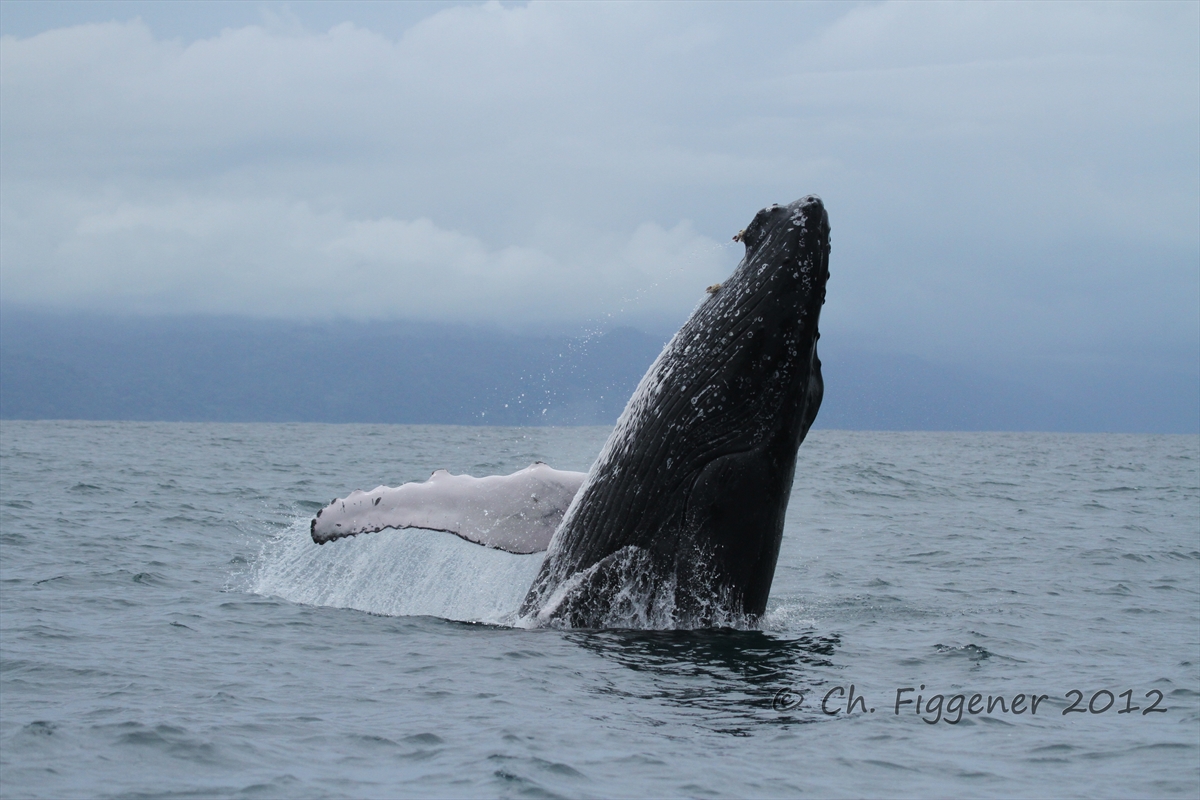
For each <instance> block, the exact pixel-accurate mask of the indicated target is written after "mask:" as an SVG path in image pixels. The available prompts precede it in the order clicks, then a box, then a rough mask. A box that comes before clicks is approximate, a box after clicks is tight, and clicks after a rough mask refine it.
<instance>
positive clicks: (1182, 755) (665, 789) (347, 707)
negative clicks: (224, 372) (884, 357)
mask: <svg viewBox="0 0 1200 800" xmlns="http://www.w3.org/2000/svg"><path fill="white" fill-rule="evenodd" d="M606 434H607V429H604V428H558V429H555V428H540V429H529V428H526V429H515V428H461V427H425V426H369V425H361V426H358V425H309V424H304V425H299V424H298V425H267V424H248V425H228V424H144V423H82V422H9V421H6V422H3V423H2V424H0V512H2V516H0V795H2V796H3V797H4V798H19V797H46V798H63V797H89V798H90V797H210V796H220V797H241V796H246V797H422V796H439V797H443V796H458V797H497V796H499V797H556V796H557V797H642V796H658V797H680V796H687V797H743V796H756V797H795V796H815V797H861V796H876V797H912V796H928V797H950V796H953V797H1020V796H1024V797H1047V796H1056V797H1089V798H1091V797H1174V796H1181V797H1189V798H1195V797H1196V796H1197V794H1198V793H1200V438H1198V437H1195V436H1114V435H1094V436H1093V435H1053V434H974V433H972V434H936V433H866V432H838V431H823V430H822V431H814V432H813V433H812V434H811V435H810V437H809V440H808V441H807V442H806V443H805V444H804V446H803V447H802V448H801V451H800V460H799V464H798V468H797V479H796V484H795V488H794V493H793V497H792V500H791V506H790V509H789V515H788V522H787V527H786V531H785V534H784V542H783V548H782V551H781V554H780V559H779V567H778V570H777V573H776V577H775V584H774V588H773V591H772V597H771V602H770V606H769V610H768V614H767V615H766V618H765V619H764V620H762V621H761V623H760V624H759V625H758V626H756V627H751V628H748V629H745V630H732V629H730V630H712V631H630V630H607V631H570V630H528V629H524V628H520V627H512V626H511V625H510V624H509V623H511V621H512V611H513V609H514V608H515V606H516V605H517V603H519V601H520V599H521V597H522V595H523V593H524V591H525V589H526V588H527V586H528V583H529V582H530V580H531V579H532V577H533V574H534V573H535V572H536V570H537V566H538V558H539V557H538V556H513V555H509V554H505V553H501V552H498V551H489V550H485V549H482V548H479V547H475V546H472V545H469V544H467V543H465V542H463V541H461V540H459V539H457V538H455V537H453V536H450V535H448V534H439V533H431V532H421V531H406V532H385V533H380V534H374V535H371V536H364V537H359V538H358V539H354V540H349V541H343V542H336V543H333V544H329V545H326V546H324V547H317V546H315V545H313V544H312V543H311V541H309V540H308V531H307V525H308V519H309V517H310V516H311V514H313V513H314V512H315V510H316V509H317V508H319V507H320V506H321V505H323V504H324V503H326V502H328V501H329V499H330V498H332V497H334V496H335V495H344V494H345V493H346V492H348V491H349V490H351V489H354V488H367V489H369V488H372V487H374V486H376V485H378V484H381V483H385V484H392V485H394V484H397V483H400V482H403V481H409V480H423V479H425V478H426V477H428V475H429V474H430V472H431V471H432V470H434V469H436V468H440V467H445V468H448V469H450V470H451V471H452V472H468V473H471V474H474V475H484V474H495V473H503V472H511V471H514V470H516V469H519V468H521V467H524V466H526V465H528V464H529V463H530V462H531V461H533V460H538V459H540V460H543V461H546V462H548V463H550V464H551V465H553V466H555V467H558V468H561V469H575V470H583V469H586V468H587V467H588V466H589V464H590V463H591V461H592V459H593V458H594V457H595V456H596V454H597V453H598V452H599V449H600V446H601V444H602V442H603V440H604V438H605V436H606ZM907 689H911V691H905V690H907ZM851 691H853V701H851V695H850V693H851ZM1076 693H1077V694H1076ZM975 695H978V698H976V697H975ZM860 698H861V699H860ZM1001 699H1002V700H1001ZM897 700H899V701H901V702H900V704H899V705H897ZM918 700H919V702H920V703H921V707H920V712H919V713H918V710H917V702H918ZM1035 702H1036V706H1037V707H1036V711H1035V710H1034V709H1033V708H1032V706H1033V704H1034V703H1035ZM989 703H990V704H991V708H990V710H989V708H988V704H989ZM1001 703H1003V704H1001ZM823 704H824V709H823V708H822V705H823ZM897 710H898V711H899V713H896V712H897ZM1018 711H1019V712H1020V713H1018ZM827 712H831V713H827Z"/></svg>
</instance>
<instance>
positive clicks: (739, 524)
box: [520, 196, 829, 628]
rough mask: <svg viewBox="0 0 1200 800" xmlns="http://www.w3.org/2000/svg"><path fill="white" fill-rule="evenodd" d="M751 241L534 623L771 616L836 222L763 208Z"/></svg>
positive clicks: (639, 419)
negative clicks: (831, 234) (831, 227)
mask: <svg viewBox="0 0 1200 800" xmlns="http://www.w3.org/2000/svg"><path fill="white" fill-rule="evenodd" d="M739 237H740V238H741V240H742V241H743V242H744V244H745V245H746V255H745V257H744V258H743V260H742V262H741V263H740V264H739V265H738V267H737V269H736V270H735V271H734V273H733V275H732V276H731V277H730V278H729V280H727V281H725V282H724V284H722V285H721V286H720V287H719V288H717V289H716V291H715V293H714V294H712V295H711V296H710V297H709V298H708V299H706V300H705V301H704V302H703V303H702V305H701V306H700V307H698V308H697V309H696V311H694V312H693V314H692V316H691V317H690V318H689V319H688V321H687V322H686V323H685V324H684V326H683V327H682V328H681V329H680V330H679V332H678V333H677V334H676V335H675V336H674V338H672V339H671V341H670V342H669V343H668V344H667V346H666V347H665V348H664V350H663V352H662V354H661V355H660V356H659V357H658V359H657V360H656V361H655V362H654V364H653V365H652V366H651V367H650V369H649V371H648V372H647V373H646V375H645V377H643V378H642V381H641V383H640V384H639V386H638V389H637V391H635V392H634V395H633V397H632V398H631V399H630V401H629V404H628V405H627V406H626V408H625V411H624V413H623V414H622V415H621V419H620V420H619V421H618V423H617V426H616V428H615V429H614V431H613V434H612V436H611V437H610V438H609V440H608V442H607V444H606V445H605V447H604V449H603V451H602V452H601V454H600V456H599V459H598V460H597V462H596V464H595V466H593V468H592V471H591V472H590V473H589V475H588V478H587V480H586V481H585V482H584V484H583V487H582V488H581V489H580V491H579V493H578V494H577V495H576V497H575V499H574V501H573V502H572V504H571V506H570V508H569V509H568V510H567V512H566V515H565V517H564V518H563V521H562V523H561V525H560V526H559V528H558V529H557V531H556V532H555V534H554V537H553V539H552V541H551V543H550V547H549V550H548V553H547V556H546V559H545V561H544V562H543V564H542V568H541V571H540V572H539V573H538V576H537V578H536V579H535V580H534V582H533V585H532V586H531V587H530V589H529V592H528V594H527V595H526V598H525V601H524V603H523V604H522V607H521V611H520V614H521V616H522V617H525V618H526V619H529V620H532V621H533V622H534V623H535V624H550V625H565V626H571V627H577V628H600V627H611V626H614V625H615V626H626V627H664V626H667V627H705V626H712V625H723V624H731V621H735V620H738V619H741V620H745V619H747V618H749V619H753V618H756V617H758V616H760V615H761V614H762V613H763V612H764V610H765V609H766V604H767V598H768V596H769V594H770V591H771V581H772V579H773V577H774V574H775V562H776V560H777V558H778V556H779V545H780V541H781V538H782V536H783V522H784V515H785V513H786V511H787V504H788V498H789V496H790V494H791V487H792V479H793V477H794V474H795V469H796V455H797V450H798V449H799V447H800V444H801V442H803V441H804V437H805V435H806V434H807V433H808V430H809V427H810V426H811V425H812V423H813V420H814V419H815V418H816V416H817V410H818V409H819V408H820V405H821V397H822V394H823V390H824V384H823V382H822V379H821V362H820V360H819V359H818V358H817V347H816V345H817V339H818V338H819V336H820V334H819V333H818V330H817V322H818V318H819V316H820V311H821V306H822V304H823V303H824V302H825V284H826V281H827V280H828V277H829V218H828V216H827V214H826V212H825V208H824V205H823V204H822V202H821V200H820V199H819V198H818V197H816V196H808V197H804V198H802V199H800V200H797V201H795V202H794V203H791V204H789V205H786V206H779V205H773V206H771V207H769V208H764V209H763V210H761V211H759V212H758V214H757V215H756V216H755V217H754V220H753V221H752V222H751V223H750V225H748V226H747V227H746V229H745V231H744V232H742V233H741V234H739ZM710 291H711V290H710ZM732 624H736V622H732Z"/></svg>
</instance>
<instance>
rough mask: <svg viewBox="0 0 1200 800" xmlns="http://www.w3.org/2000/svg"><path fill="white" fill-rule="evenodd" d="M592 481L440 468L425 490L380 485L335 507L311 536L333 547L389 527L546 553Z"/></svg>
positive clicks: (544, 472)
mask: <svg viewBox="0 0 1200 800" xmlns="http://www.w3.org/2000/svg"><path fill="white" fill-rule="evenodd" d="M585 477H586V475H585V474H584V473H582V472H566V471H564V470H558V469H553V468H551V467H548V466H546V465H545V464H542V463H540V462H539V463H537V464H533V465H531V466H528V467H526V468H525V469H523V470H521V471H520V472H514V473H513V474H512V475H492V476H490V477H487V478H472V477H471V476H470V475H451V474H450V473H449V472H447V471H446V470H444V469H439V470H438V471H437V472H435V473H433V476H432V477H430V478H429V480H427V481H425V482H424V483H406V484H404V485H403V486H399V487H397V488H394V489H393V488H390V487H387V486H379V487H377V488H375V489H373V490H371V491H369V492H362V491H355V492H351V493H350V495H349V496H348V497H346V498H344V499H341V500H334V501H333V502H332V503H330V504H329V505H327V506H325V508H323V509H321V510H320V511H318V512H317V516H316V517H315V518H314V519H313V521H312V525H311V526H310V531H311V532H312V538H313V541H314V542H316V543H317V544H325V542H332V541H334V540H336V539H341V538H343V537H345V536H356V535H358V534H360V533H374V532H376V531H381V530H383V529H385V528H426V529H429V530H435V531H446V532H448V533H453V534H454V535H456V536H461V537H462V538H464V539H466V540H467V541H469V542H475V543H476V544H482V545H485V546H487V547H494V548H496V549H497V550H507V551H508V552H510V553H539V552H541V551H543V550H545V549H546V548H547V547H548V546H549V544H550V537H551V536H553V535H554V531H555V529H556V528H558V523H559V522H560V521H561V520H562V517H563V514H564V513H566V510H567V506H569V505H570V504H571V500H572V499H574V497H575V494H576V493H577V492H578V491H579V487H580V486H581V485H582V484H583V479H584V478H585Z"/></svg>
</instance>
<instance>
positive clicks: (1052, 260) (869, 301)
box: [0, 0, 1200, 370]
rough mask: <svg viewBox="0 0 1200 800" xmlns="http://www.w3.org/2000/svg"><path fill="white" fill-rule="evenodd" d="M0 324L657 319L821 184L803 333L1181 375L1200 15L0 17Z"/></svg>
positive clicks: (261, 6)
mask: <svg viewBox="0 0 1200 800" xmlns="http://www.w3.org/2000/svg"><path fill="white" fill-rule="evenodd" d="M0 35H2V37H3V38H2V39H0V301H2V302H4V303H6V304H16V305H21V306H27V307H33V308H53V309H80V310H87V311H100V312H116V313H136V314H195V313H201V314H235V315H245V316H252V317H267V318H286V319H337V318H349V319H355V320H371V319H410V320H436V321H446V322H466V323H473V324H488V325H500V326H503V327H506V328H511V329H517V330H525V329H530V330H532V329H540V328H554V327H555V326H558V327H559V328H563V329H570V328H578V327H580V326H587V325H593V326H594V325H603V324H609V323H612V324H636V325H640V326H642V327H643V328H646V329H652V328H656V327H657V328H661V329H664V330H669V329H670V328H672V327H673V326H676V325H678V324H679V323H680V322H681V321H682V320H683V319H684V317H685V316H686V315H687V314H688V312H689V311H690V310H691V309H692V308H693V307H694V305H695V304H696V303H697V301H699V300H700V299H701V298H702V297H703V296H704V294H703V293H704V287H705V286H707V285H709V284H711V283H714V282H716V281H719V280H721V279H722V278H723V277H725V276H726V275H728V274H729V273H730V272H731V271H732V269H733V268H734V267H735V266H736V264H737V262H738V260H739V259H740V257H741V253H742V248H741V246H740V245H737V244H735V243H733V242H732V241H731V237H732V235H733V234H734V233H736V232H737V231H738V230H739V229H740V228H742V227H744V226H745V224H746V223H747V222H749V221H750V219H751V218H752V217H753V216H754V213H755V212H756V211H757V210H758V209H759V208H761V207H763V206H765V205H769V204H771V203H774V202H779V203H787V202H790V201H792V200H794V199H796V198H798V197H801V196H803V195H805V194H809V193H816V194H819V195H821V196H822V198H823V199H824V200H825V203H826V207H827V208H828V211H829V215H830V221H831V226H832V231H833V234H832V241H833V251H832V255H831V264H830V268H831V280H830V283H829V288H828V302H827V305H826V308H825V310H824V311H823V315H822V331H823V334H824V336H826V337H829V336H830V335H834V336H837V337H840V338H841V340H843V341H854V342H858V343H861V344H863V346H866V347H871V348H874V349H876V350H881V351H895V352H900V353H907V354H913V355H917V356H921V357H926V358H931V359H941V360H944V361H953V362H957V363H968V364H984V363H1007V364H1017V365H1020V364H1024V363H1033V362H1037V363H1041V364H1055V363H1062V364H1066V365H1070V364H1087V363H1092V364H1097V363H1100V364H1103V363H1107V362H1112V363H1118V362H1121V363H1124V362H1130V363H1132V362H1133V361H1145V360H1158V361H1161V362H1162V363H1164V364H1165V365H1167V366H1168V367H1170V368H1176V367H1178V368H1184V369H1187V370H1195V369H1196V364H1197V363H1198V362H1200V4H1198V3H1195V2H1185V3H1129V4H1106V3H1093V2H1089V3H1079V4H1075V3H1040V2H1039V3H1017V2H1011V3H1009V2H1006V3H981V2H978V3H957V4H956V3H863V4H857V3H837V4H820V3H796V4H788V3H747V2H740V3H734V4H721V3H703V4H699V3H649V4H640V3H612V4H606V3H539V2H531V3H528V4H516V3H514V4H510V3H504V4H498V3H494V2H492V3H485V4H478V3H452V4H440V3H412V4H387V3H355V2H338V3H320V2H312V3H275V2H264V3H254V2H238V3H222V2H215V3H188V2H175V3H138V2H91V3H74V2H58V3H24V2H16V0H3V2H2V3H0Z"/></svg>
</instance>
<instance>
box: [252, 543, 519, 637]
mask: <svg viewBox="0 0 1200 800" xmlns="http://www.w3.org/2000/svg"><path fill="white" fill-rule="evenodd" d="M542 557H543V554H541V553H537V554H533V555H514V554H512V553H506V552H503V551H501V550H493V549H490V548H486V547H481V546H479V545H477V544H471V543H470V542H466V541H463V540H462V539H459V538H458V537H457V536H454V535H452V534H449V533H442V532H438V531H426V530H418V529H409V530H400V531H394V530H387V531H382V532H380V533H375V534H371V535H369V536H359V537H356V538H354V539H347V540H342V541H338V542H332V543H330V544H326V545H316V544H314V543H313V541H312V538H311V537H310V536H309V532H308V520H307V519H299V520H296V522H295V523H293V525H292V526H291V527H290V528H288V530H287V531H286V532H285V533H283V534H282V535H280V536H279V537H277V538H274V539H272V540H271V541H270V542H268V543H267V544H265V545H264V546H263V549H262V552H261V553H260V554H259V557H258V561H257V563H256V564H255V567H254V569H253V571H252V573H251V575H250V583H249V587H248V588H249V590H250V591H251V592H253V593H255V594H261V595H266V596H270V597H279V598H282V599H284V600H288V601H289V602H293V603H303V604H305V605H311V606H326V607H332V608H353V609H356V610H358V611H366V612H370V613H372V614H382V615H385V616H419V615H427V616H434V617H441V618H443V619H453V620H462V621H467V622H487V623H491V624H501V625H503V624H511V623H512V622H513V621H515V619H516V611H517V608H518V607H519V606H520V604H521V601H522V600H523V599H524V597H525V592H526V591H527V590H528V589H529V585H530V584H531V583H532V582H533V579H534V576H536V575H537V571H538V569H539V568H540V567H541V564H542Z"/></svg>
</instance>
